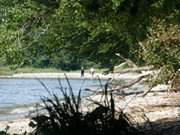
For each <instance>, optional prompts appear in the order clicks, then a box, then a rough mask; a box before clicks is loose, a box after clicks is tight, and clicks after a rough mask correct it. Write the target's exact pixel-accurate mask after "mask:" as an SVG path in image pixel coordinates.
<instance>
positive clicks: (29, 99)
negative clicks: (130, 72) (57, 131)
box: [0, 79, 144, 120]
mask: <svg viewBox="0 0 180 135" xmlns="http://www.w3.org/2000/svg"><path fill="white" fill-rule="evenodd" d="M41 81H42V82H43V83H44V84H45V85H46V86H47V88H48V90H49V91H50V92H51V93H54V94H57V95H58V96H59V97H60V98H61V97H62V94H61V92H60V89H59V87H60V85H59V82H58V80H57V79H42V80H41ZM69 81H70V84H71V86H72V88H73V91H74V94H75V95H77V94H78V92H79V89H80V88H81V89H82V94H81V95H82V96H86V95H87V94H88V93H87V92H85V91H83V90H84V89H85V88H91V89H99V88H100V82H99V81H98V80H81V79H70V80H69ZM105 82H106V81H102V84H105ZM61 83H62V86H63V88H68V84H67V81H66V80H64V79H62V80H61ZM123 84H124V82H123ZM143 89H144V85H142V84H136V85H134V86H133V87H131V88H130V89H125V90H124V93H125V94H130V93H132V92H133V93H134V92H141V91H142V90H143ZM43 97H50V95H49V94H48V92H47V91H46V90H45V88H44V87H43V86H42V85H41V83H40V82H39V81H38V80H36V79H0V120H8V119H15V118H20V117H24V116H27V115H28V114H29V112H30V111H32V110H34V109H35V107H34V105H35V103H40V101H41V98H43Z"/></svg>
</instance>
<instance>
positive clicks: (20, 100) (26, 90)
mask: <svg viewBox="0 0 180 135" xmlns="http://www.w3.org/2000/svg"><path fill="white" fill-rule="evenodd" d="M41 81H42V82H43V83H44V84H45V85H46V86H47V88H48V90H49V91H50V92H51V93H55V94H58V95H59V96H60V97H61V96H62V94H61V92H60V89H59V87H60V85H59V82H58V80H57V79H43V80H41ZM69 81H70V84H71V86H72V88H73V91H74V93H75V94H76V95H77V94H78V92H79V89H80V88H81V89H82V90H83V89H85V88H92V87H94V88H95V87H98V85H99V84H100V83H99V81H97V80H80V79H79V80H77V79H73V80H69ZM61 83H62V85H63V87H64V88H68V84H67V81H66V80H61ZM86 94H87V93H85V92H82V95H86ZM48 96H49V94H48V92H47V91H46V90H45V88H44V87H43V86H42V85H41V84H40V82H39V81H38V80H35V79H0V107H12V106H17V105H23V104H32V103H36V102H39V101H40V99H41V98H42V97H48Z"/></svg>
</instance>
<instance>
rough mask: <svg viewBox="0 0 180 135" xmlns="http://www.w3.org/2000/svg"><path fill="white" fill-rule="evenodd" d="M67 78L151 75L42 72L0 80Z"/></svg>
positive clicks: (130, 77)
mask: <svg viewBox="0 0 180 135" xmlns="http://www.w3.org/2000/svg"><path fill="white" fill-rule="evenodd" d="M65 74H66V76H67V77H68V78H69V79H98V78H99V79H105V80H107V79H109V78H114V79H128V80H131V79H137V78H138V77H140V76H144V75H147V74H149V73H148V72H144V73H134V72H129V73H110V74H106V75H104V74H102V73H95V74H94V76H92V75H91V74H90V73H85V74H84V77H81V75H80V73H77V72H64V73H59V72H56V73H54V72H51V73H49V72H41V73H17V74H13V75H0V79H64V78H66V77H65Z"/></svg>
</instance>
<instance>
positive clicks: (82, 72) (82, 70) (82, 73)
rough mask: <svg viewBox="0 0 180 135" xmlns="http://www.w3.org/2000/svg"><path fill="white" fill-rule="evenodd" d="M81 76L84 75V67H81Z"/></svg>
mask: <svg viewBox="0 0 180 135" xmlns="http://www.w3.org/2000/svg"><path fill="white" fill-rule="evenodd" d="M81 77H84V67H81Z"/></svg>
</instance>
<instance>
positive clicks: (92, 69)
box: [90, 68, 95, 77]
mask: <svg viewBox="0 0 180 135" xmlns="http://www.w3.org/2000/svg"><path fill="white" fill-rule="evenodd" d="M94 73H95V70H94V68H91V69H90V74H91V75H92V77H94Z"/></svg>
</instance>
